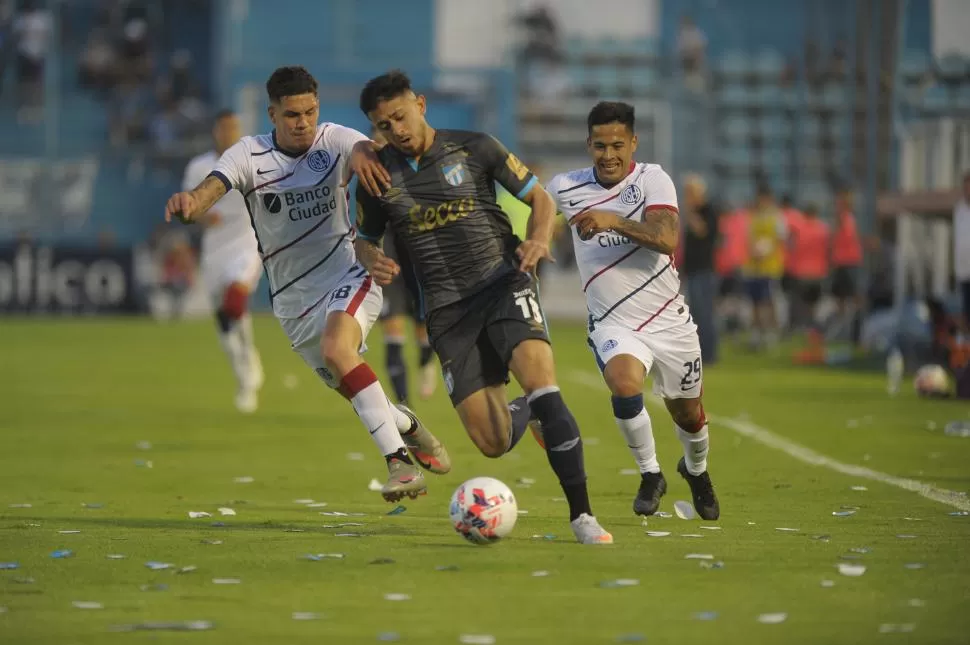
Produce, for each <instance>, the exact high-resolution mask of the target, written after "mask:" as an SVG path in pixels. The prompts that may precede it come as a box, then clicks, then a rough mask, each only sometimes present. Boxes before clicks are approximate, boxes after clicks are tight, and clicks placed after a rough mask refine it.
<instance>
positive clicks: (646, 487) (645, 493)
mask: <svg viewBox="0 0 970 645" xmlns="http://www.w3.org/2000/svg"><path fill="white" fill-rule="evenodd" d="M640 478H641V479H640V490H638V491H637V498H636V499H635V500H633V512H634V513H636V514H637V515H653V514H654V513H656V512H657V509H659V508H660V498H661V497H663V496H664V493H666V492H667V480H666V479H664V474H663V473H642V474H641V475H640Z"/></svg>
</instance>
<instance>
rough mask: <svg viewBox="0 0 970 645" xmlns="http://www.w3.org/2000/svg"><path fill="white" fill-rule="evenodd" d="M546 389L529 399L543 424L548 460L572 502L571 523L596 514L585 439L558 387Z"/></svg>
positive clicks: (570, 508)
mask: <svg viewBox="0 0 970 645" xmlns="http://www.w3.org/2000/svg"><path fill="white" fill-rule="evenodd" d="M544 390H545V391H543V390H540V392H542V393H541V394H539V395H538V396H535V394H533V395H532V396H530V397H529V399H530V400H529V405H530V407H531V408H532V412H533V414H534V415H535V417H536V418H537V419H538V420H539V423H541V424H542V437H543V440H544V441H545V444H546V457H547V458H548V459H549V465H550V466H552V469H553V471H555V473H556V476H557V477H558V478H559V485H560V486H562V491H563V493H565V495H566V501H567V502H569V520H570V521H572V520H575V519H576V518H577V517H579V516H580V515H581V514H583V513H588V514H590V515H592V514H593V511H592V510H591V508H590V505H589V492H588V491H587V489H586V469H585V466H584V464H583V440H582V438H580V436H579V426H578V425H577V423H576V419H575V418H573V415H572V413H571V412H570V411H569V408H567V407H566V403H565V402H564V401H563V400H562V394H561V393H560V392H559V388H556V389H555V390H552V391H549V390H547V389H545V388H544Z"/></svg>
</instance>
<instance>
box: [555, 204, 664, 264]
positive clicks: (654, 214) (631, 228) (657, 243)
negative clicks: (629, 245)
mask: <svg viewBox="0 0 970 645" xmlns="http://www.w3.org/2000/svg"><path fill="white" fill-rule="evenodd" d="M569 223H570V225H572V226H575V227H576V230H577V231H578V233H579V237H580V238H581V239H584V240H588V239H590V238H592V237H593V236H594V235H596V234H597V233H602V232H604V231H613V232H614V233H619V234H620V235H624V236H626V237H628V238H629V239H631V240H633V241H634V242H635V243H636V244H639V245H640V246H642V247H645V248H648V249H650V250H651V251H656V252H657V253H663V254H664V255H670V254H672V253H673V252H674V251H676V250H677V244H678V243H679V242H680V223H679V219H678V215H677V211H676V210H674V209H673V208H651V209H650V210H647V211H644V213H643V221H642V222H636V221H632V220H629V219H626V218H623V217H621V216H619V215H617V214H616V213H610V212H608V211H597V210H589V211H586V212H585V213H581V214H580V215H577V216H576V217H574V218H572V219H571V220H570V221H569Z"/></svg>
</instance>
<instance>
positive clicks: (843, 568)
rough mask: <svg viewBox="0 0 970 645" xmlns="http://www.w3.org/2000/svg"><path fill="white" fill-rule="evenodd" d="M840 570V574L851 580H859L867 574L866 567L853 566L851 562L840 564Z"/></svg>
mask: <svg viewBox="0 0 970 645" xmlns="http://www.w3.org/2000/svg"><path fill="white" fill-rule="evenodd" d="M836 567H838V569H839V573H841V574H842V575H843V576H848V577H850V578H858V577H859V576H861V575H862V574H864V573H865V572H866V565H864V564H852V563H851V562H840V563H838V564H837V565H836Z"/></svg>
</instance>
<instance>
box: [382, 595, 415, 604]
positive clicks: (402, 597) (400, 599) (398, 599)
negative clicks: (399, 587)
mask: <svg viewBox="0 0 970 645" xmlns="http://www.w3.org/2000/svg"><path fill="white" fill-rule="evenodd" d="M384 600H390V601H392V602H403V601H405V600H411V596H410V594H406V593H386V594H384Z"/></svg>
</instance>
